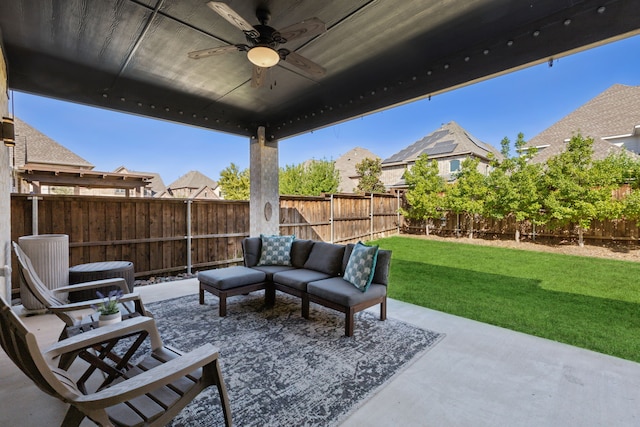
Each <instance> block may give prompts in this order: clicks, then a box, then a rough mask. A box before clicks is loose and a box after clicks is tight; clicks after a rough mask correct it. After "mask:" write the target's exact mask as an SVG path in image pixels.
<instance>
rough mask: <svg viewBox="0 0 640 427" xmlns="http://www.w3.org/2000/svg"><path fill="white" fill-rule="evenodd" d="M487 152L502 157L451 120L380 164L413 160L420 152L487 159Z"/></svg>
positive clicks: (494, 149)
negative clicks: (465, 155)
mask: <svg viewBox="0 0 640 427" xmlns="http://www.w3.org/2000/svg"><path fill="white" fill-rule="evenodd" d="M489 153H493V154H494V155H495V156H496V157H497V158H502V155H501V154H500V152H499V151H498V150H497V149H496V148H495V147H493V146H492V145H489V144H486V143H484V142H482V141H480V140H479V139H477V138H476V137H474V136H473V135H471V134H470V133H469V132H467V131H466V130H464V129H463V128H462V127H461V126H460V125H458V124H457V123H456V122H454V121H451V122H449V123H447V124H444V125H442V126H441V127H440V128H439V129H437V130H435V131H434V132H432V133H430V134H429V135H427V136H425V137H424V138H422V139H421V140H419V141H416V142H414V143H413V144H411V145H409V146H408V147H406V148H403V149H402V150H400V151H398V152H397V153H395V154H394V155H392V156H391V157H389V158H386V159H384V160H383V161H382V164H383V165H385V164H392V163H410V162H415V161H416V159H417V158H418V157H420V155H422V154H427V155H428V156H429V158H430V159H437V158H442V157H451V156H459V155H464V154H469V155H474V156H476V157H479V158H482V159H488V155H489Z"/></svg>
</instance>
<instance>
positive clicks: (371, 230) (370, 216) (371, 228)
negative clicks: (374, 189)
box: [369, 193, 373, 240]
mask: <svg viewBox="0 0 640 427" xmlns="http://www.w3.org/2000/svg"><path fill="white" fill-rule="evenodd" d="M369 218H370V224H371V225H370V227H369V240H373V193H371V203H370V205H369Z"/></svg>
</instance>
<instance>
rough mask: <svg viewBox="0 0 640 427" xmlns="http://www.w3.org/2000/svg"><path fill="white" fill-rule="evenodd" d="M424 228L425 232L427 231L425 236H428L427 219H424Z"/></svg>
mask: <svg viewBox="0 0 640 427" xmlns="http://www.w3.org/2000/svg"><path fill="white" fill-rule="evenodd" d="M424 230H425V233H427V236H428V235H429V221H425V224H424Z"/></svg>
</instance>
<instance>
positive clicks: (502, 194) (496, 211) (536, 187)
mask: <svg viewBox="0 0 640 427" xmlns="http://www.w3.org/2000/svg"><path fill="white" fill-rule="evenodd" d="M510 143H511V142H510V141H509V138H507V137H505V138H504V139H503V140H502V142H501V145H502V150H501V152H502V155H503V156H504V159H503V160H502V161H501V162H498V161H497V160H494V161H492V165H493V166H494V169H493V170H492V171H491V173H490V174H489V177H488V179H487V185H488V187H489V192H488V195H487V201H486V205H485V209H486V212H487V215H489V216H491V217H493V218H497V219H503V218H506V217H509V216H512V217H513V218H514V219H515V222H516V233H515V240H516V242H519V241H520V232H521V231H522V229H523V228H524V226H525V224H526V223H528V222H529V223H533V224H540V223H543V222H544V219H543V216H542V215H541V213H540V209H541V207H542V204H541V201H540V194H541V193H540V192H541V188H540V182H541V181H542V166H541V165H540V164H535V163H534V164H532V163H530V162H529V160H530V159H531V157H533V156H534V155H535V153H536V152H535V150H529V151H527V152H526V153H524V154H523V151H524V150H523V148H524V145H525V144H526V141H525V140H524V134H522V133H519V134H518V138H517V139H516V142H515V148H516V153H517V154H516V156H515V157H511V156H510V150H509V146H510Z"/></svg>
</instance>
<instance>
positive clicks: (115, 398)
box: [73, 344, 218, 410]
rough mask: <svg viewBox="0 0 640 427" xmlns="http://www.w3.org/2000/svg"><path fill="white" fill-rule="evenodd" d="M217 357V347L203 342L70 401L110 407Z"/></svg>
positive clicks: (91, 406)
mask: <svg viewBox="0 0 640 427" xmlns="http://www.w3.org/2000/svg"><path fill="white" fill-rule="evenodd" d="M217 358H218V349H217V348H215V347H214V346H213V345H212V344H205V345H203V346H202V347H198V348H197V349H195V350H193V351H191V352H189V353H187V354H183V355H182V356H180V357H176V358H175V359H172V360H170V361H168V362H166V363H163V364H162V365H159V366H156V367H154V368H152V369H149V370H148V371H145V372H143V373H141V374H139V375H136V376H135V377H133V378H130V379H128V380H126V381H122V382H120V383H118V384H115V385H113V386H111V387H108V388H106V389H104V390H101V391H99V392H97V393H93V394H88V395H80V396H78V397H77V398H76V399H74V400H73V403H74V404H77V405H78V406H82V407H85V408H87V409H94V410H95V409H100V408H105V407H108V406H112V405H115V404H116V403H120V402H123V401H126V400H131V399H133V398H134V397H137V396H140V395H142V394H145V393H148V392H150V391H152V390H154V389H157V388H158V387H161V386H163V385H166V384H169V383H171V382H173V381H175V380H177V379H178V378H181V377H184V376H185V375H187V374H189V373H190V372H193V371H195V370H196V369H198V368H201V367H203V366H205V365H207V364H209V363H211V362H213V361H214V360H216V359H217Z"/></svg>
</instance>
